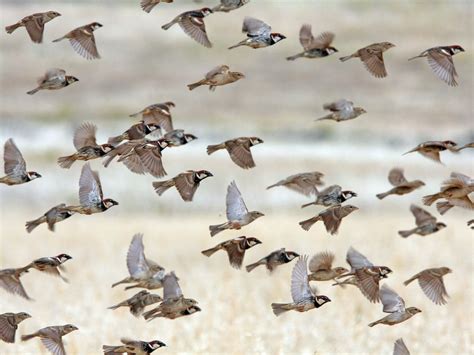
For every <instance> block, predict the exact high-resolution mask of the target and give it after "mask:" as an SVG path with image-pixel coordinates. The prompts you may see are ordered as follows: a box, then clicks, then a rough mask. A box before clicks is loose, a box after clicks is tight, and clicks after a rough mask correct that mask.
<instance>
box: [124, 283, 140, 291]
mask: <svg viewBox="0 0 474 355" xmlns="http://www.w3.org/2000/svg"><path fill="white" fill-rule="evenodd" d="M138 287H141V286H140V284H134V285H131V286H127V287H125V290H131V289H132V288H138Z"/></svg>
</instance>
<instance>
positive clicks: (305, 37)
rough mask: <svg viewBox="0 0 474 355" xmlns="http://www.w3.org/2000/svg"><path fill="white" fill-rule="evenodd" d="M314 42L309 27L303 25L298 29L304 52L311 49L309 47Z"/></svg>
mask: <svg viewBox="0 0 474 355" xmlns="http://www.w3.org/2000/svg"><path fill="white" fill-rule="evenodd" d="M313 41H314V37H313V34H312V32H311V25H308V24H306V23H305V24H304V25H303V26H301V28H300V43H301V45H302V46H303V48H304V50H305V51H307V50H308V49H311V45H312V43H313Z"/></svg>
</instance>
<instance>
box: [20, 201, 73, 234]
mask: <svg viewBox="0 0 474 355" xmlns="http://www.w3.org/2000/svg"><path fill="white" fill-rule="evenodd" d="M73 214H74V212H73V211H71V210H70V209H69V208H68V207H67V206H66V204H65V203H61V204H59V205H57V206H54V207H53V208H51V209H49V210H48V211H47V212H46V213H45V214H44V215H42V216H41V217H39V218H37V219H35V220H32V221H28V222H26V224H25V226H26V231H27V232H28V233H31V232H32V231H33V229H35V228H36V227H38V226H39V225H40V224H42V223H47V224H48V229H49V230H50V231H51V232H54V228H55V224H56V223H58V222H61V221H64V220H65V219H68V218H69V217H71V216H72V215H73Z"/></svg>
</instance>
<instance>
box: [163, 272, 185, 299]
mask: <svg viewBox="0 0 474 355" xmlns="http://www.w3.org/2000/svg"><path fill="white" fill-rule="evenodd" d="M182 295H183V292H182V291H181V287H179V284H178V278H177V277H176V275H175V273H174V272H173V271H171V272H170V273H169V274H166V275H165V277H164V278H163V299H164V300H165V301H166V300H168V299H171V298H176V297H180V296H182Z"/></svg>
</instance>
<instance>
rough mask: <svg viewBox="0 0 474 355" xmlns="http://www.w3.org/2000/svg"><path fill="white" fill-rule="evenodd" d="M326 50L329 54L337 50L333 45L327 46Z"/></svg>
mask: <svg viewBox="0 0 474 355" xmlns="http://www.w3.org/2000/svg"><path fill="white" fill-rule="evenodd" d="M326 51H327V52H328V54H329V55H331V54H334V53H336V52H339V51H338V50H337V49H336V48H334V47H327V48H326Z"/></svg>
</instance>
